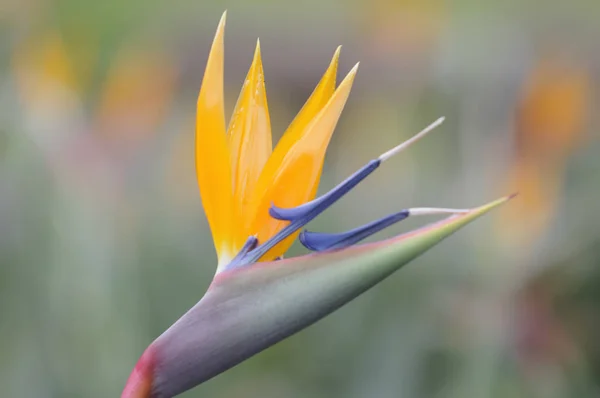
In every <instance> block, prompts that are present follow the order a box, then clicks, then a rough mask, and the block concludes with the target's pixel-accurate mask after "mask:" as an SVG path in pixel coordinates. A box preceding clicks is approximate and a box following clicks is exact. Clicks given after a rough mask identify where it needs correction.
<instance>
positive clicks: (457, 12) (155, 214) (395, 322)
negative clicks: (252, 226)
mask: <svg viewBox="0 0 600 398" xmlns="http://www.w3.org/2000/svg"><path fill="white" fill-rule="evenodd" d="M224 9H227V10H228V24H227V31H226V44H225V48H226V54H225V55H226V61H225V62H226V67H225V72H226V97H227V104H226V105H227V109H228V110H229V111H230V110H231V109H232V108H233V105H234V103H235V100H236V98H237V94H238V92H239V89H240V88H241V84H242V81H243V79H244V76H245V74H246V72H247V68H248V67H249V65H250V61H251V58H252V54H253V51H254V45H255V40H256V38H257V37H260V39H261V47H262V53H263V61H264V69H265V74H266V85H267V92H268V96H269V105H270V109H271V113H272V115H271V117H272V125H273V133H274V135H275V137H276V138H278V137H279V136H280V134H281V133H282V132H283V130H284V129H285V127H286V126H287V124H288V123H289V122H290V121H291V120H292V118H293V116H294V114H295V113H296V112H297V111H298V110H299V109H300V107H301V106H302V104H303V102H304V101H305V100H306V99H307V98H308V96H309V94H310V92H311V91H312V89H313V88H314V86H315V85H316V83H317V82H318V80H319V79H320V77H321V74H322V73H323V72H324V70H325V68H326V67H327V65H328V63H329V60H330V58H331V55H332V54H333V52H334V50H335V48H336V46H337V45H338V44H342V45H343V48H342V56H341V62H340V74H343V73H345V72H347V71H348V70H349V69H350V68H351V66H352V65H353V64H354V63H355V62H357V61H361V66H360V70H359V73H358V76H357V79H356V82H355V86H354V89H353V92H352V94H351V96H350V100H349V102H348V104H347V106H346V109H345V111H344V114H343V116H342V119H341V121H340V123H339V124H338V128H337V130H336V133H335V135H334V138H333V141H332V143H331V146H330V148H329V150H328V156H327V160H326V163H325V168H324V175H323V178H322V181H321V187H320V191H321V192H322V191H323V190H325V189H328V188H330V187H332V186H333V185H334V184H336V183H337V182H339V181H341V180H342V179H343V178H345V177H346V176H347V175H348V174H350V173H351V172H353V171H354V170H356V169H357V168H358V167H359V166H361V165H362V164H364V163H365V162H366V161H368V160H369V159H371V158H373V157H375V156H377V155H379V154H380V153H381V152H383V151H384V150H386V149H387V148H389V147H391V146H393V145H395V144H396V143H398V142H400V141H402V140H404V139H406V138H408V137H409V136H411V135H412V134H414V133H415V132H417V131H418V130H420V129H421V128H422V127H424V126H425V125H427V124H428V123H430V122H431V121H433V120H435V119H436V118H437V117H438V116H441V115H444V116H446V117H447V121H446V123H445V124H444V126H443V127H441V128H440V129H439V130H438V131H437V132H435V133H433V134H432V135H431V136H430V137H428V138H427V139H426V140H424V141H422V142H420V143H419V144H418V145H416V146H415V147H413V148H412V149H411V150H410V151H408V152H406V153H404V154H403V155H402V156H400V157H398V158H395V159H394V160H392V161H390V162H389V163H386V165H385V167H383V168H382V169H381V170H380V171H378V172H377V173H376V174H375V175H373V176H372V177H371V178H370V179H368V180H367V181H365V182H364V183H363V184H362V185H361V186H360V187H359V188H357V189H356V190H355V191H353V192H352V193H351V194H350V195H348V196H347V197H346V198H345V199H344V200H342V201H341V202H340V203H339V204H337V205H336V206H335V207H333V208H332V209H331V210H329V211H328V212H327V213H325V214H324V215H323V216H322V217H321V218H319V219H318V220H317V221H315V222H313V224H312V225H311V228H312V229H313V230H320V231H341V230H343V229H346V228H350V227H354V226H357V225H359V224H361V223H364V222H367V221H370V220H372V219H374V218H376V217H379V216H383V215H385V214H387V213H390V212H393V211H397V210H398V209H400V208H403V207H409V206H445V207H465V206H475V205H478V204H482V203H484V202H486V201H488V200H491V199H494V198H495V197H497V196H500V195H504V194H509V193H512V192H515V191H518V192H520V195H519V196H518V198H517V199H515V200H514V201H512V202H511V203H510V204H509V205H507V206H505V207H504V209H502V210H499V211H496V212H495V213H493V214H492V215H489V216H487V217H486V218H485V219H483V220H479V221H478V222H476V223H475V224H473V225H470V226H469V227H468V228H466V229H465V230H463V231H461V232H460V233H458V234H457V235H455V236H453V237H451V238H450V239H448V240H446V241H444V242H443V243H442V244H441V245H440V246H438V247H436V248H435V249H434V250H432V251H430V252H428V253H427V254H425V255H424V256H422V257H421V258H419V259H417V260H416V261H414V262H412V263H411V264H409V265H408V266H406V267H405V268H404V269H403V270H401V271H400V272H398V273H397V274H395V275H393V276H392V277H391V278H389V279H388V280H386V281H385V282H384V283H382V284H380V285H379V286H377V287H376V288H375V289H373V290H372V291H370V292H368V293H366V294H365V295H363V296H361V297H360V298H359V299H357V300H355V301H353V302H352V303H350V304H349V305H347V306H345V307H344V308H343V309H341V310H339V311H338V312H336V313H335V314H333V315H331V316H329V317H328V318H326V319H325V320H323V321H321V322H319V323H317V324H316V325H314V326H312V327H310V328H308V329H306V330H305V331H303V332H301V333H299V334H297V335H295V336H293V337H292V338H289V339H288V340H285V341H284V342H282V343H280V344H278V345H276V346H274V347H272V348H270V349H269V350H267V351H265V352H263V353H261V354H259V355H257V356H256V357H254V358H252V359H250V360H248V361H246V362H244V363H243V364H241V365H239V366H237V367H236V368H234V369H232V370H231V371H228V372H226V373H224V374H222V375H220V376H218V377H217V378H215V379H213V380H211V381H209V382H207V383H205V384H203V385H201V386H200V387H198V388H196V389H195V390H193V391H191V392H188V393H186V394H184V395H183V396H184V397H190V398H191V397H215V398H219V397H227V398H234V397H261V398H271V397H289V398H294V397H315V398H319V397H328V398H335V397H345V398H362V397H376V398H379V397H382V398H386V397H390V398H391V397H407V398H419V397H423V398H425V397H444V398H446V397H447V398H450V397H478V398H479V397H482V398H483V397H544V398H545V397H596V396H599V394H600V385H599V384H600V339H598V335H599V333H600V290H599V289H600V288H598V286H600V212H599V211H598V203H600V144H599V142H598V139H597V138H598V128H599V119H598V116H597V109H598V106H599V100H598V94H597V93H598V88H599V83H600V47H599V46H598V37H600V2H597V1H593V0H588V1H585V0H573V1H570V2H558V1H557V2H553V1H533V0H526V1H504V2H498V1H492V0H484V1H478V2H475V1H466V0H463V1H456V2H442V1H439V2H438V1H432V0H426V1H418V0H405V1H393V0H373V1H359V0H353V1H352V0H351V1H344V0H319V1H317V0H309V1H305V2H277V1H273V0H260V1H259V0H256V1H242V0H238V1H227V2H218V1H208V0H203V1H192V0H181V1H177V2H165V1H152V0H146V1H142V0H130V1H126V2H123V1H117V0H104V1H82V0H57V1H50V0H47V1H46V0H3V1H2V2H0V31H1V32H2V33H1V35H0V55H1V56H0V337H1V338H0V386H2V387H1V390H2V393H1V394H0V395H2V396H5V397H61V398H63V397H64V398H68V397H116V396H119V394H120V391H121V389H122V387H123V385H124V383H125V380H126V378H127V376H128V375H129V372H130V370H131V368H132V366H133V365H134V364H135V362H136V361H137V359H138V357H139V355H140V354H141V353H142V351H143V350H144V348H145V347H146V346H147V345H148V344H149V343H150V342H151V341H152V340H153V339H154V338H155V337H156V336H158V335H159V334H160V333H161V332H162V331H163V330H165V329H166V328H167V327H168V326H169V325H170V324H171V323H172V322H174V321H175V320H176V319H177V318H178V317H179V316H180V315H181V314H183V313H184V312H185V311H186V310H187V309H188V308H189V307H191V306H192V305H193V304H194V303H195V302H196V301H197V300H198V299H199V298H200V297H201V296H202V294H203V292H204V291H205V289H206V287H207V286H208V284H209V283H210V280H211V278H212V276H213V273H214V269H215V263H216V258H215V254H214V251H213V248H212V242H211V237H210V234H209V231H208V228H207V224H206V220H205V217H204V214H203V211H202V208H201V204H200V200H199V196H198V190H197V185H196V180H195V171H194V163H193V156H194V154H193V141H194V138H193V137H194V112H195V109H194V106H195V100H196V95H197V92H198V88H199V85H200V82H201V79H202V75H203V71H204V63H205V61H206V57H207V54H208V47H209V44H210V42H211V40H212V37H213V34H214V31H215V28H216V25H217V22H218V20H219V18H220V15H221V13H222V12H223V10H224ZM428 221H429V220H428V219H420V220H409V221H407V222H405V223H404V224H402V225H398V226H395V227H393V228H391V229H390V230H389V231H386V232H385V233H382V234H380V235H379V236H378V238H382V237H385V236H390V235H392V234H398V233H401V232H403V231H406V230H408V229H410V228H413V227H415V226H417V225H420V224H423V223H426V222H428ZM300 253H304V249H303V248H302V247H300V245H296V246H294V247H293V249H292V251H291V253H290V255H295V254H300ZM273 300H277V298H276V297H273Z"/></svg>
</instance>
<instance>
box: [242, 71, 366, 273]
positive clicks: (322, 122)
mask: <svg viewBox="0 0 600 398" xmlns="http://www.w3.org/2000/svg"><path fill="white" fill-rule="evenodd" d="M357 68H358V64H357V65H356V66H355V67H354V68H352V70H351V71H350V72H349V73H348V75H347V76H346V77H345V78H344V80H343V81H342V83H341V84H340V86H339V87H338V88H337V90H336V91H335V93H334V94H333V95H332V96H331V98H330V99H329V101H328V102H327V104H326V105H325V106H324V107H323V109H321V111H320V112H319V113H318V114H317V116H316V117H315V118H314V119H313V120H312V121H311V122H310V123H309V124H308V125H307V126H306V128H305V129H304V131H303V134H301V135H300V137H299V139H298V140H297V141H296V142H295V143H294V144H293V145H292V146H291V148H290V149H289V151H287V152H286V153H285V154H283V156H282V155H281V154H278V153H277V152H278V151H279V149H280V148H279V146H277V148H276V149H275V152H273V155H272V156H271V157H270V158H269V160H268V161H267V164H266V165H265V169H264V170H263V173H262V174H261V176H260V179H259V182H258V184H257V189H256V202H254V203H256V213H255V216H254V219H253V224H252V229H251V231H252V232H253V233H254V234H256V235H257V237H258V240H259V242H264V241H265V240H267V239H269V238H270V237H271V236H273V235H274V234H275V233H276V232H277V231H278V230H280V229H281V228H283V227H284V226H285V225H286V223H287V222H286V221H279V220H275V219H273V218H271V216H270V215H269V207H270V205H271V203H274V204H275V205H277V206H280V207H294V206H298V205H300V204H303V203H305V202H307V201H309V200H311V199H313V198H314V197H315V194H316V192H317V187H318V185H319V180H320V178H321V170H322V168H323V160H324V158H325V152H326V150H327V145H328V144H329V141H330V139H331V135H332V134H333V131H334V129H335V126H336V124H337V122H338V119H339V117H340V114H341V113H342V110H343V109H344V105H345V104H346V100H347V99H348V95H349V94H350V89H351V88H352V83H353V81H354V77H355V75H356V71H357ZM276 155H277V156H276ZM258 195H260V197H258ZM296 236H297V233H296V234H293V235H291V236H290V237H288V238H287V239H285V240H284V241H282V242H281V243H279V244H278V245H277V246H275V247H274V248H273V249H272V250H271V251H269V252H268V253H267V254H265V256H263V258H262V259H261V261H268V260H272V259H274V258H276V257H278V256H280V255H281V254H283V253H284V252H285V251H286V250H287V249H288V248H289V247H290V246H291V244H292V243H293V241H294V239H295V238H296Z"/></svg>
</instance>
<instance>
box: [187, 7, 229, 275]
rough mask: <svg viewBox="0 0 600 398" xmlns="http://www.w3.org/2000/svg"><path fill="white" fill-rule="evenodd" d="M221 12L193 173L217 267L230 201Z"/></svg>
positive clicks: (222, 257)
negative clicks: (210, 236) (195, 177)
mask: <svg viewBox="0 0 600 398" xmlns="http://www.w3.org/2000/svg"><path fill="white" fill-rule="evenodd" d="M225 15H226V14H225V13H223V16H222V17H221V21H220V22H219V26H218V28H217V33H216V35H215V38H214V41H213V44H212V48H211V49H210V54H209V56H208V61H207V63H206V70H205V71H204V78H203V80H202V87H201V88H200V94H199V95H198V106H197V113H196V173H197V176H198V186H199V188H200V196H201V198H202V206H203V207H204V211H205V213H206V218H207V219H208V223H209V225H210V229H211V232H212V236H213V241H214V244H215V249H216V250H217V255H218V257H219V267H221V266H222V265H223V264H226V263H227V262H229V260H230V259H231V257H232V252H231V224H232V218H231V209H232V207H233V206H232V202H233V194H232V182H231V181H232V179H231V162H230V158H229V148H228V146H227V137H226V135H225V115H224V109H223V108H224V106H223V34H224V30H225Z"/></svg>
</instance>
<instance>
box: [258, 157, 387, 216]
mask: <svg viewBox="0 0 600 398" xmlns="http://www.w3.org/2000/svg"><path fill="white" fill-rule="evenodd" d="M380 165H381V160H380V159H373V160H371V161H370V162H369V163H367V164H366V165H364V166H363V167H361V168H360V169H359V170H358V171H357V172H355V173H354V174H352V175H351V176H350V177H348V178H346V179H345V180H344V181H342V182H341V183H340V184H338V185H337V186H336V187H335V188H333V189H332V190H331V191H329V192H327V193H326V194H323V195H322V196H319V197H318V198H316V199H314V200H311V201H310V202H306V203H305V204H303V205H300V206H297V207H292V208H283V207H277V206H275V205H271V208H270V209H269V214H270V215H271V217H273V218H275V219H277V220H283V221H292V222H294V221H297V220H300V219H307V222H308V221H310V220H312V219H313V218H314V217H316V216H317V215H319V214H320V213H322V212H323V211H324V210H325V209H327V208H328V207H329V206H331V205H332V204H334V203H335V202H337V201H338V200H339V199H340V198H341V197H342V196H344V195H345V194H347V193H348V192H350V190H351V189H352V188H354V187H355V186H357V185H358V184H359V183H360V182H361V181H362V180H364V179H365V178H367V177H368V176H369V174H371V173H372V172H374V171H375V170H376V169H377V168H378V167H379V166H380Z"/></svg>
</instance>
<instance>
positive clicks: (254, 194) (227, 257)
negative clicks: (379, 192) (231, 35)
mask: <svg viewBox="0 0 600 398" xmlns="http://www.w3.org/2000/svg"><path fill="white" fill-rule="evenodd" d="M224 29H225V14H223V17H222V18H221V21H220V23H219V26H218V28H217V33H216V36H215V38H214V41H213V44H212V48H211V50H210V54H209V57H208V61H207V65H206V70H205V73H204V79H203V81H202V86H201V89H200V94H199V96H198V105H197V119H196V120H197V122H196V171H197V176H198V185H199V188H200V195H201V198H202V205H203V207H204V210H205V213H206V217H207V219H208V223H209V225H210V229H211V232H212V235H213V241H214V245H215V249H216V251H217V255H218V257H219V265H218V270H221V269H222V268H223V267H224V266H226V265H227V264H228V263H229V262H230V261H231V260H232V259H233V258H234V257H235V255H236V254H237V253H238V252H239V251H240V249H241V248H242V247H243V245H244V243H245V242H246V240H247V239H248V237H249V236H255V237H256V238H257V239H258V241H259V242H264V241H266V240H268V239H269V238H271V237H272V236H273V235H274V234H275V233H276V232H277V231H279V230H281V229H282V228H283V227H284V226H285V225H286V222H285V221H281V220H277V219H275V218H272V217H271V216H270V215H269V208H270V206H271V204H272V203H274V204H276V205H278V206H282V207H294V206H298V205H301V204H302V203H305V202H307V201H310V200H311V199H313V198H314V197H315V194H316V191H317V187H318V184H319V179H320V175H321V170H322V167H323V160H324V157H325V151H326V149H327V145H328V143H329V141H330V138H331V135H332V134H333V131H334V129H335V126H336V124H337V121H338V119H339V116H340V114H341V112H342V109H343V108H344V105H345V103H346V100H347V98H348V95H349V93H350V88H351V87H352V82H353V80H354V76H355V75H356V70H357V67H354V68H353V69H352V70H351V71H350V72H349V73H348V75H347V76H346V77H345V78H344V80H343V81H342V82H341V83H340V85H339V86H338V87H337V89H336V88H335V82H336V75H337V67H338V59H339V53H340V49H339V48H338V49H337V50H336V51H335V54H334V56H333V59H332V61H331V63H330V65H329V67H328V68H327V70H326V71H325V74H324V75H323V77H322V79H321V81H320V82H319V84H318V85H317V87H316V88H315V90H314V92H313V93H312V95H311V96H310V98H309V99H308V100H307V102H306V104H305V105H304V107H303V108H302V109H301V110H300V112H299V113H298V115H297V116H296V118H295V119H294V121H293V122H292V123H291V124H290V126H289V127H288V129H287V130H286V132H285V133H284V135H283V136H282V138H281V140H280V141H279V143H278V144H277V146H276V147H275V148H274V149H272V143H271V125H270V119H269V110H268V105H267V96H266V90H265V82H264V72H263V68H262V62H261V54H260V43H257V46H256V51H255V53H254V59H253V61H252V65H251V66H250V70H249V71H248V75H247V77H246V79H245V81H244V85H243V87H242V90H241V93H240V96H239V98H238V101H237V103H236V106H235V109H234V111H233V116H232V118H231V121H230V123H229V127H228V128H227V129H226V127H225V117H224V105H223V103H224V98H223V47H224V45H223V36H224ZM228 182H230V183H228ZM291 187H293V189H291ZM297 234H298V232H295V233H294V234H291V235H290V236H288V237H286V238H285V239H284V240H282V241H281V242H279V243H278V244H277V245H276V246H275V247H273V248H272V249H271V250H269V251H268V252H267V253H266V254H265V255H264V256H263V257H261V259H260V260H261V261H264V260H273V259H275V258H277V257H279V256H281V255H282V254H283V253H284V252H285V251H286V250H287V249H288V248H289V247H290V245H291V244H292V242H293V241H294V239H295V238H296V236H297Z"/></svg>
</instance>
